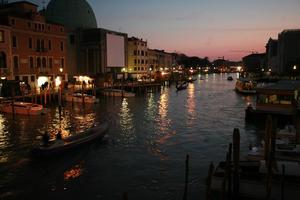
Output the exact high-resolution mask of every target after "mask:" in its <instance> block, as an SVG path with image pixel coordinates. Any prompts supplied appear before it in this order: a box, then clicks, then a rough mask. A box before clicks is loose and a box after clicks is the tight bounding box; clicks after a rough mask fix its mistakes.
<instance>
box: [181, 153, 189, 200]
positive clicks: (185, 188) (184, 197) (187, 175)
mask: <svg viewBox="0 0 300 200" xmlns="http://www.w3.org/2000/svg"><path fill="white" fill-rule="evenodd" d="M189 157H190V156H189V155H186V159H185V185H184V193H183V198H182V199H183V200H187V195H188V182H189Z"/></svg>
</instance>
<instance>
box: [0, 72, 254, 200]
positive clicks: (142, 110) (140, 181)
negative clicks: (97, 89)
mask: <svg viewBox="0 0 300 200" xmlns="http://www.w3.org/2000/svg"><path fill="white" fill-rule="evenodd" d="M201 77H204V79H205V80H201V79H200V78H199V80H198V81H195V82H194V83H193V84H190V85H189V87H188V89H187V90H183V91H180V92H176V88H175V87H174V86H172V87H170V88H168V87H165V88H164V89H162V90H161V92H158V93H149V94H146V95H145V96H137V97H135V98H123V99H121V98H101V99H100V103H99V104H95V105H86V106H82V105H80V104H75V105H74V106H72V105H70V104H66V105H65V107H64V108H63V110H62V113H61V115H60V114H59V110H58V109H57V108H49V112H48V113H47V114H46V115H44V116H40V117H21V116H18V117H16V119H15V122H14V123H12V121H13V120H12V117H11V116H6V115H1V114H0V131H1V132H0V150H1V151H0V165H2V166H5V169H8V172H7V171H5V170H4V171H1V170H2V169H4V168H2V169H1V168H0V172H1V174H0V193H1V185H4V184H3V183H1V181H3V180H9V181H7V182H9V183H11V184H12V186H11V187H12V188H15V184H16V185H17V184H18V183H20V182H21V183H24V182H25V181H27V182H28V183H27V184H26V185H21V186H19V185H18V186H19V188H21V190H24V191H25V194H24V195H25V196H26V197H30V196H33V194H34V195H37V197H41V198H40V199H42V198H44V197H45V198H46V199H49V200H50V199H56V198H57V197H61V196H60V195H65V196H63V197H64V198H65V199H80V197H79V196H77V195H78V194H79V193H82V194H84V195H85V198H86V199H97V198H98V195H100V197H101V198H103V199H113V200H115V199H119V196H111V194H122V193H123V192H124V191H131V192H133V193H136V194H135V195H136V196H134V197H132V198H130V199H141V198H144V199H155V198H156V199H170V198H169V197H166V192H167V191H172V192H173V191H180V192H181V188H183V187H182V184H183V180H184V177H183V174H184V158H185V154H186V153H189V154H190V156H191V158H192V164H191V167H192V170H191V177H192V178H193V179H197V180H199V181H198V182H197V184H198V185H197V187H196V188H197V189H196V190H194V189H193V188H191V190H192V191H191V193H196V194H197V195H199V188H202V187H203V188H204V186H203V185H204V184H205V183H204V182H203V183H202V182H200V180H202V179H203V180H204V179H205V176H206V172H207V167H208V164H209V163H210V161H216V160H220V159H223V158H224V155H225V152H226V151H227V145H228V143H229V142H231V138H232V131H233V128H240V130H241V139H242V140H241V145H242V148H241V149H243V147H248V144H249V143H248V142H249V141H251V143H253V144H255V140H256V128H254V127H252V126H250V125H246V124H245V122H244V109H245V107H246V105H247V102H251V101H253V99H252V97H243V96H241V95H239V94H236V93H235V92H234V91H233V88H234V84H235V83H234V81H232V82H229V81H227V76H225V75H223V76H221V75H217V74H215V75H208V74H207V75H202V76H201ZM106 120H108V121H110V131H109V133H108V136H107V137H108V139H107V143H104V144H102V143H101V144H97V143H96V144H94V145H91V146H88V148H87V149H80V151H78V152H73V153H71V154H70V155H67V156H66V157H63V158H62V159H54V161H49V162H46V163H42V162H41V163H40V162H37V164H35V163H33V164H32V163H31V164H30V165H29V164H26V163H25V162H16V163H19V164H18V165H17V169H18V170H19V171H20V172H19V173H17V172H15V171H12V170H10V168H12V167H11V166H12V163H14V161H18V160H21V159H23V158H28V153H29V152H30V149H31V148H32V147H33V146H34V145H36V144H37V143H39V140H38V139H37V136H40V135H41V134H42V133H43V132H44V131H48V132H50V133H51V134H52V136H53V137H54V136H55V134H56V133H57V131H58V130H59V129H61V130H62V131H63V136H65V137H66V136H68V135H69V134H75V133H76V132H79V131H82V130H85V129H87V128H89V127H90V126H92V125H93V124H94V123H95V122H102V121H106ZM253 141H254V142H253ZM116 144H117V145H116ZM82 160H84V163H83V162H82ZM1 162H2V163H1ZM14 169H15V168H14ZM11 174H15V176H14V177H13V178H10V179H7V176H8V177H9V176H10V175H11ZM45 174H46V175H45ZM41 176H43V177H44V178H45V182H42V180H41V178H40V177H41ZM153 179H155V180H153ZM12 180H16V181H15V182H14V181H12ZM83 182H84V183H85V184H82V183H83ZM49 183H51V185H53V187H54V188H59V187H58V186H62V188H64V186H65V185H67V186H68V192H67V193H64V192H62V191H59V190H55V191H51V190H50V191H49V188H48V185H49ZM193 186H194V187H195V185H194V183H192V184H191V187H193ZM34 187H37V189H36V191H32V188H34ZM137 187H139V189H141V191H137V189H136V188H137ZM99 188H101V190H99ZM153 188H158V189H153ZM39 191H41V192H39ZM78 191H80V192H78ZM146 193H147V194H149V195H146V197H145V194H146ZM175 193H176V192H175ZM177 193H178V192H177ZM174 195H175V194H174ZM148 196H149V197H148ZM51 197H52V198H51ZM63 197H62V198H60V199H63ZM81 197H82V196H81ZM150 197H151V198H150ZM15 199H18V198H15ZM19 199H20V198H19ZM171 199H176V198H171Z"/></svg>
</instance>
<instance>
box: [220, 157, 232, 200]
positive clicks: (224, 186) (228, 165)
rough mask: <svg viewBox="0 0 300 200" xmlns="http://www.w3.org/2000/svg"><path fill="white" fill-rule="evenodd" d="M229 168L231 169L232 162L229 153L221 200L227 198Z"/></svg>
mask: <svg viewBox="0 0 300 200" xmlns="http://www.w3.org/2000/svg"><path fill="white" fill-rule="evenodd" d="M229 168H230V161H229V153H227V154H226V165H225V173H224V177H223V182H222V194H221V195H222V196H221V199H222V200H224V199H225V196H226V183H227V180H228V178H229V174H228V172H229Z"/></svg>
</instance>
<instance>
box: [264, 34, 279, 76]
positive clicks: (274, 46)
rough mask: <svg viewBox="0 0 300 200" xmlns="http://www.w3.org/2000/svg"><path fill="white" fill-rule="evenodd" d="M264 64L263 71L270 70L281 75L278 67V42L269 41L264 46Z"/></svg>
mask: <svg viewBox="0 0 300 200" xmlns="http://www.w3.org/2000/svg"><path fill="white" fill-rule="evenodd" d="M266 63H267V66H265V68H264V70H265V71H267V70H269V69H271V71H272V72H273V73H276V74H280V73H281V72H280V70H279V65H278V40H274V39H272V38H270V39H269V41H268V43H267V45H266Z"/></svg>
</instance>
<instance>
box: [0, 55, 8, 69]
mask: <svg viewBox="0 0 300 200" xmlns="http://www.w3.org/2000/svg"><path fill="white" fill-rule="evenodd" d="M0 68H7V66H6V55H5V53H4V52H0Z"/></svg>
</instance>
